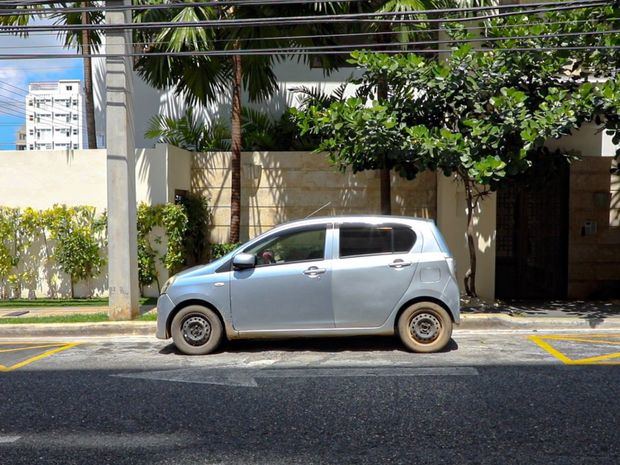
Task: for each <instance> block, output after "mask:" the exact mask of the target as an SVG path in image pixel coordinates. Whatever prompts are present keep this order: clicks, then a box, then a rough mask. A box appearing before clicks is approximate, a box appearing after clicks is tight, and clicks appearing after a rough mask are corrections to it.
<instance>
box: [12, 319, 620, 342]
mask: <svg viewBox="0 0 620 465" xmlns="http://www.w3.org/2000/svg"><path fill="white" fill-rule="evenodd" d="M156 327H157V322H155V321H139V322H135V321H113V322H112V321H111V322H101V323H34V324H11V325H8V324H7V325H4V324H0V338H12V337H22V338H23V337H89V336H153V337H155V330H156ZM496 329H503V330H519V329H520V330H531V331H536V330H541V331H549V330H563V329H564V330H566V329H590V330H602V329H605V330H620V317H616V316H614V317H608V318H575V317H558V318H553V317H520V316H518V317H515V316H510V315H505V314H501V313H487V314H465V315H461V324H460V325H458V326H456V327H455V331H457V332H458V331H463V330H478V331H484V330H496Z"/></svg>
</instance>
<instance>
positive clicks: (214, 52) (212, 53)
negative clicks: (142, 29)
mask: <svg viewBox="0 0 620 465" xmlns="http://www.w3.org/2000/svg"><path fill="white" fill-rule="evenodd" d="M475 41H476V42H484V40H482V39H477V40H475ZM448 42H450V43H456V42H457V41H448ZM432 43H435V42H432ZM382 45H383V46H385V44H382ZM392 45H397V46H400V47H401V48H398V49H386V50H380V53H390V54H394V53H447V52H453V51H454V50H453V49H441V50H440V49H433V50H431V49H413V50H412V49H409V50H404V49H403V48H402V46H404V45H407V42H402V43H397V44H392ZM367 46H368V44H360V45H359V47H358V48H353V46H351V45H349V46H348V47H349V48H348V49H346V50H345V49H343V50H333V47H330V49H329V50H305V49H303V48H294V49H239V50H208V51H192V52H149V53H121V54H114V53H100V54H91V55H85V56H88V57H91V58H123V57H149V56H168V57H184V56H234V55H240V56H245V55H250V56H257V55H278V56H286V55H321V54H328V55H339V54H346V53H351V52H354V51H356V50H365V47H367ZM618 48H620V46H616V45H612V46H608V45H589V46H557V47H510V48H493V47H477V48H473V50H474V51H484V52H491V51H497V52H510V51H560V50H616V49H618ZM59 57H64V55H60V56H59V55H54V54H38V55H3V54H0V60H43V59H45V60H47V59H52V58H59ZM83 57H84V55H76V56H75V57H73V58H76V59H79V58H83Z"/></svg>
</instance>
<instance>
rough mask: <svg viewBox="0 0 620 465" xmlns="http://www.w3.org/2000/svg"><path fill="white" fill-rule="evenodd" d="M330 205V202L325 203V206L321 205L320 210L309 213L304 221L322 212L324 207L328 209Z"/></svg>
mask: <svg viewBox="0 0 620 465" xmlns="http://www.w3.org/2000/svg"><path fill="white" fill-rule="evenodd" d="M331 204H332V202H331V200H330V201H329V202H327V203H326V204H325V205H323V206H322V207H320V208H317V209H316V210H314V211H313V212H312V213H310V214H309V215H308V216H306V217H304V220H305V219H307V218H310V217H311V216H313V215H314V214H315V213H318V212H320V211H321V210H323V209H324V208H325V207H329V206H330V205H331Z"/></svg>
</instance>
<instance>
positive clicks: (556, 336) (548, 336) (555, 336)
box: [540, 334, 620, 340]
mask: <svg viewBox="0 0 620 465" xmlns="http://www.w3.org/2000/svg"><path fill="white" fill-rule="evenodd" d="M540 337H544V338H545V339H559V340H562V339H567V338H568V339H573V338H576V339H582V338H584V337H587V338H588V339H597V338H603V337H611V338H620V334H588V335H587V336H580V335H578V334H545V335H544V336H540Z"/></svg>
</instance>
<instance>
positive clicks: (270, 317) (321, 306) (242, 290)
mask: <svg viewBox="0 0 620 465" xmlns="http://www.w3.org/2000/svg"><path fill="white" fill-rule="evenodd" d="M331 241H332V225H331V224H329V225H326V224H320V225H310V226H304V227H297V228H294V229H288V230H284V231H283V232H281V233H278V234H274V235H270V236H268V237H266V238H265V239H264V240H262V241H260V242H259V243H256V244H253V245H250V246H249V247H248V248H246V249H244V250H243V251H244V252H245V253H251V254H253V255H255V256H256V259H257V264H256V267H254V268H251V269H246V270H233V272H232V278H231V290H230V292H231V298H230V299H231V311H232V317H233V325H234V327H235V329H236V330H238V331H255V330H284V329H291V330H294V329H311V328H317V329H319V328H333V327H334V314H333V310H332V305H331V260H330V258H331V256H330V255H331V248H332V247H331Z"/></svg>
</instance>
